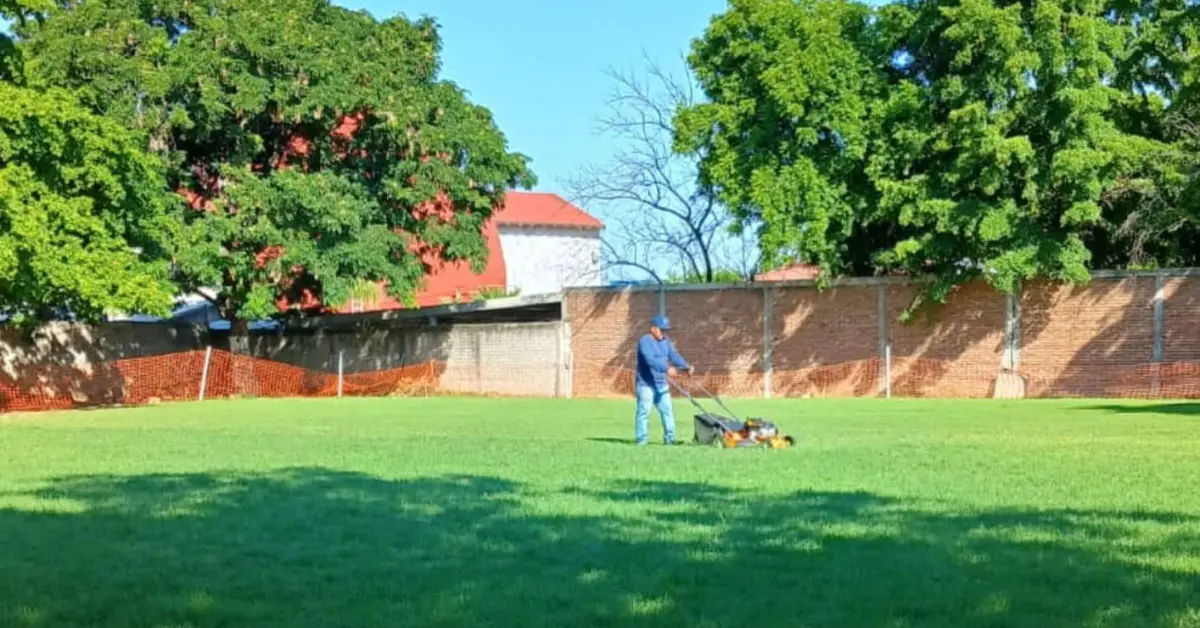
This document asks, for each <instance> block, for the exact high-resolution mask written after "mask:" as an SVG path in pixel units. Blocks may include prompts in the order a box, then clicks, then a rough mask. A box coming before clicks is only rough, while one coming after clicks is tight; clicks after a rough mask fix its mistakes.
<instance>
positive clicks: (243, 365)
mask: <svg viewBox="0 0 1200 628" xmlns="http://www.w3.org/2000/svg"><path fill="white" fill-rule="evenodd" d="M229 352H230V353H231V354H232V358H233V389H234V390H233V394H234V395H236V396H239V397H257V396H259V393H260V391H259V386H258V379H257V378H256V377H255V376H254V356H253V355H252V354H251V351H250V324H249V322H248V321H245V320H242V319H240V318H238V317H236V316H230V317H229Z"/></svg>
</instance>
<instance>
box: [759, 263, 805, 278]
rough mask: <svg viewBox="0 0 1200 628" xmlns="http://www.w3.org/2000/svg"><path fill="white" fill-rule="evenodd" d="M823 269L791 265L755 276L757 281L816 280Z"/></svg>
mask: <svg viewBox="0 0 1200 628" xmlns="http://www.w3.org/2000/svg"><path fill="white" fill-rule="evenodd" d="M820 272H821V269H820V268H818V267H816V266H812V265H809V264H791V265H788V266H783V267H781V268H776V269H775V270H768V271H767V272H765V273H759V274H757V275H755V276H754V280H755V281H795V280H797V279H816V278H817V275H819V274H820Z"/></svg>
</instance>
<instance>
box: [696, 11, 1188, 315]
mask: <svg viewBox="0 0 1200 628" xmlns="http://www.w3.org/2000/svg"><path fill="white" fill-rule="evenodd" d="M1156 6H1159V7H1161V6H1165V5H1156ZM1119 8H1121V7H1119V6H1116V5H1113V4H1106V3H1102V2H1097V1H1091V2H1083V3H1079V2H1065V1H1061V0H1043V1H1040V2H1036V3H1032V4H1030V3H1016V2H1006V1H1005V2H993V1H990V0H962V1H957V0H953V1H952V0H911V1H909V2H893V3H890V4H885V5H883V6H879V7H876V8H872V7H870V6H868V5H867V4H864V3H858V2H853V1H850V0H799V1H796V2H793V1H790V0H787V1H784V0H734V1H733V2H732V3H731V8H730V9H729V10H728V11H727V12H726V13H724V14H722V15H719V16H717V17H715V18H714V19H713V21H712V23H711V24H710V26H709V28H708V29H707V31H706V32H705V34H704V36H703V37H702V38H701V39H699V40H698V41H697V42H695V45H694V47H693V51H692V54H691V56H690V61H691V64H692V67H693V69H694V70H695V72H696V74H697V78H698V80H699V82H700V84H701V86H702V87H703V89H704V91H705V93H706V94H707V95H708V97H709V99H710V102H705V103H701V104H698V105H696V106H693V107H689V108H685V109H682V110H681V111H680V112H679V113H678V116H677V128H678V129H679V132H678V133H677V136H676V147H677V148H678V149H680V150H682V151H685V152H688V153H691V154H696V155H699V156H700V157H701V182H702V184H703V185H705V186H707V187H708V188H709V189H711V190H713V191H714V193H715V194H717V196H718V197H719V198H720V199H721V200H723V201H724V202H725V203H727V204H728V205H729V206H730V207H731V208H732V209H733V210H734V211H735V213H736V215H737V216H738V217H739V218H740V219H741V220H754V221H761V222H762V224H763V230H762V232H761V243H762V246H763V252H764V255H765V256H766V258H767V261H768V263H771V261H772V260H775V259H784V258H799V259H803V260H805V261H807V262H810V263H814V264H817V265H819V266H820V267H821V268H822V271H823V277H824V278H828V277H829V276H832V275H836V274H841V273H853V274H871V273H880V272H903V273H906V274H909V275H926V274H928V275H932V276H933V279H934V281H933V282H932V283H931V284H930V285H929V287H928V289H927V290H925V291H924V292H923V293H922V296H923V297H933V298H934V299H935V300H937V301H941V300H943V299H944V298H945V297H946V296H947V295H948V294H949V292H950V291H951V290H952V288H953V287H954V286H955V285H957V284H960V283H962V282H964V281H967V280H970V279H974V278H978V277H984V278H986V280H987V281H988V282H990V283H991V284H992V285H993V286H995V287H996V288H998V289H1000V290H1003V291H1012V290H1014V289H1015V288H1016V286H1017V285H1019V282H1021V281H1022V280H1027V279H1031V278H1035V277H1049V278H1055V279H1060V280H1066V281H1070V282H1082V281H1086V280H1087V279H1088V276H1089V268H1090V266H1091V265H1092V264H1093V263H1094V262H1095V261H1096V259H1097V253H1098V254H1099V259H1101V260H1103V261H1104V263H1105V264H1106V265H1122V264H1126V263H1128V262H1129V261H1130V247H1129V246H1128V242H1127V241H1126V242H1125V246H1124V251H1123V252H1122V250H1121V249H1122V239H1121V238H1122V237H1125V238H1126V240H1128V238H1129V237H1131V236H1129V233H1131V232H1129V231H1126V232H1125V233H1126V235H1125V236H1122V235H1121V229H1120V227H1121V225H1122V224H1123V223H1124V222H1126V218H1127V217H1128V216H1129V215H1130V214H1131V213H1134V212H1137V211H1139V209H1144V208H1140V207H1139V206H1140V205H1141V204H1143V203H1144V201H1145V200H1146V199H1148V198H1152V197H1153V196H1154V194H1157V195H1159V197H1158V198H1160V200H1161V198H1162V196H1161V195H1164V194H1166V195H1170V196H1171V199H1172V200H1175V199H1178V198H1180V197H1181V196H1182V192H1181V191H1180V188H1179V187H1178V186H1179V183H1180V180H1181V176H1182V173H1184V172H1185V171H1186V170H1185V164H1182V163H1181V162H1182V159H1181V155H1182V154H1183V153H1182V151H1181V150H1180V149H1179V147H1178V146H1176V145H1175V144H1173V143H1172V141H1171V138H1170V137H1169V136H1168V135H1167V134H1165V133H1163V132H1161V131H1160V130H1157V129H1159V128H1160V127H1161V126H1162V121H1163V119H1164V116H1165V113H1166V112H1165V111H1164V105H1163V101H1162V99H1161V98H1160V97H1158V96H1155V95H1154V94H1153V92H1154V89H1153V88H1154V85H1151V84H1149V83H1148V77H1146V76H1137V77H1132V76H1129V74H1130V68H1131V67H1132V65H1131V64H1133V63H1135V61H1133V60H1131V51H1133V50H1135V49H1137V47H1138V46H1143V45H1148V44H1146V40H1147V38H1149V37H1151V35H1149V34H1148V33H1149V32H1150V31H1151V30H1155V29H1156V28H1157V29H1161V28H1168V29H1169V28H1171V27H1169V26H1168V23H1167V21H1166V20H1164V19H1161V18H1159V17H1157V16H1153V15H1149V14H1148V13H1146V14H1143V15H1141V17H1140V19H1141V20H1142V21H1141V22H1140V23H1141V24H1142V27H1140V28H1135V26H1134V24H1135V22H1138V20H1134V19H1132V16H1131V15H1129V14H1128V11H1126V12H1125V13H1124V14H1123V13H1122V12H1121V11H1118V10H1116V9H1119ZM1147 25H1148V26H1151V27H1152V28H1150V29H1148V28H1146V26H1147ZM1155 37H1158V38H1160V39H1161V38H1162V37H1163V35H1162V34H1161V31H1160V32H1159V34H1157V35H1155ZM1167 39H1168V40H1170V41H1172V42H1173V43H1172V44H1171V45H1172V46H1176V40H1173V39H1171V38H1170V37H1169V36H1167ZM1179 41H1181V42H1183V43H1182V44H1179V45H1182V46H1184V47H1186V46H1188V45H1190V42H1191V41H1194V38H1190V39H1188V38H1185V39H1181V40H1179ZM1186 54H1190V52H1188V53H1186ZM1151 56H1152V57H1154V55H1151ZM1160 56H1161V55H1160ZM1155 58H1158V57H1155ZM1188 59H1190V57H1188ZM1142 63H1143V65H1145V66H1146V67H1154V66H1157V67H1159V72H1160V73H1163V72H1171V71H1172V70H1171V69H1169V68H1170V67H1171V66H1167V65H1164V64H1163V63H1159V62H1154V63H1152V62H1150V61H1148V60H1147V59H1146V58H1143V59H1142ZM1179 65H1187V63H1185V62H1183V61H1181V62H1180V64H1179ZM1189 67H1190V66H1189ZM1188 71H1189V72H1190V71H1191V70H1188ZM1142 74H1145V72H1142ZM1176 76H1178V75H1176ZM1159 78H1160V80H1159V81H1158V83H1159V84H1162V83H1164V81H1167V80H1168V78H1164V77H1159ZM1174 106H1182V105H1181V103H1175V105H1174ZM1121 191H1125V192H1128V193H1127V194H1125V195H1124V196H1123V197H1121V198H1118V196H1120V194H1119V192H1121ZM1150 192H1153V193H1154V194H1150ZM1184 211H1187V212H1189V213H1194V211H1195V206H1194V204H1193V205H1192V206H1190V207H1188V208H1187V209H1186V210H1184ZM1187 246H1189V247H1190V248H1192V249H1193V250H1196V248H1197V247H1196V245H1195V244H1194V242H1193V243H1189V244H1188V245H1187ZM1151 254H1154V251H1152V252H1151ZM1177 257H1178V256H1177Z"/></svg>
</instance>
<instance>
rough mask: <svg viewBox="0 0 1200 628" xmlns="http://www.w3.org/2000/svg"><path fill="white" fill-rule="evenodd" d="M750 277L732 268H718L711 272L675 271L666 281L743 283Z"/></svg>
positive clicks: (681, 282) (670, 282) (674, 282)
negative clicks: (702, 273)
mask: <svg viewBox="0 0 1200 628" xmlns="http://www.w3.org/2000/svg"><path fill="white" fill-rule="evenodd" d="M748 279H749V278H748V277H746V276H745V275H743V274H742V273H741V272H739V271H737V270H734V269H732V268H716V269H714V270H713V271H712V273H711V274H705V275H698V274H696V273H691V272H689V273H675V274H671V275H668V276H667V277H666V279H665V280H664V283H669V284H699V283H743V282H745V281H747V280H748Z"/></svg>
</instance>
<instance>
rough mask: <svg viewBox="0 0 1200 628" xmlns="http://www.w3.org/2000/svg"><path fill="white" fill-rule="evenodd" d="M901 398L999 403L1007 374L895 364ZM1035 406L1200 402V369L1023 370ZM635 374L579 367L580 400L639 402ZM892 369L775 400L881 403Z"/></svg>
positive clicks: (811, 385)
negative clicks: (1072, 401)
mask: <svg viewBox="0 0 1200 628" xmlns="http://www.w3.org/2000/svg"><path fill="white" fill-rule="evenodd" d="M890 370H891V372H890V378H891V394H892V396H894V397H939V398H987V397H991V396H993V394H994V392H995V390H996V384H997V381H998V378H999V377H1000V375H1001V373H1002V371H1001V369H999V368H997V367H996V366H992V365H983V364H963V363H961V362H958V361H949V360H937V359H930V358H893V359H892V363H891V369H890ZM1017 374H1018V375H1019V376H1020V377H1021V379H1022V380H1023V382H1024V385H1025V396H1026V397H1030V398H1055V397H1058V398H1085V397H1096V398H1116V399H1193V398H1200V362H1175V363H1164V364H1153V363H1148V364H1117V365H1111V364H1110V365H1105V364H1095V365H1078V366H1069V367H1065V368H1040V369H1039V368H1021V369H1020V370H1019V371H1018V373H1017ZM695 377H696V378H697V381H699V382H700V383H701V384H702V385H703V386H704V387H705V388H708V389H709V390H711V391H713V392H715V393H717V394H720V395H725V396H731V397H761V396H763V395H764V393H765V390H764V389H765V386H766V384H765V382H764V376H763V375H762V374H760V373H704V372H701V373H697V374H696V375H695ZM633 382H634V372H633V369H630V368H611V367H596V366H594V365H588V364H583V365H577V370H576V373H575V382H574V394H575V396H577V397H632V396H633V387H634V383H633ZM887 382H888V369H887V366H886V365H885V362H884V360H882V359H879V358H872V359H868V360H855V361H847V362H841V363H837V364H831V365H822V366H813V367H807V368H793V369H786V370H774V371H773V372H772V373H771V385H770V394H771V396H773V397H876V396H881V395H883V394H885V391H886V390H887V388H886V384H887Z"/></svg>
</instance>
